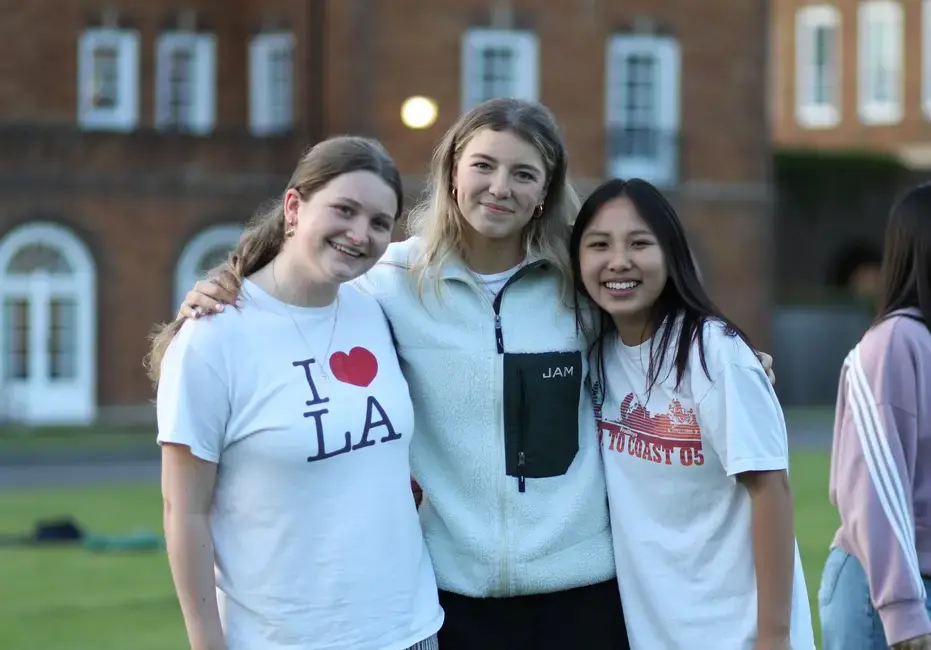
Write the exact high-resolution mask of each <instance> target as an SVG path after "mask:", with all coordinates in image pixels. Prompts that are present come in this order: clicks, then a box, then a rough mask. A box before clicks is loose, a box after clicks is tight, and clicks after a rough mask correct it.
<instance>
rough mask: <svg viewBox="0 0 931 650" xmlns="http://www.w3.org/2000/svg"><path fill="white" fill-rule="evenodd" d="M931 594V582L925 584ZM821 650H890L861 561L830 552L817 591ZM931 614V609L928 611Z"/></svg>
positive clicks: (838, 550) (926, 581) (839, 551)
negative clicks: (871, 599) (871, 598)
mask: <svg viewBox="0 0 931 650" xmlns="http://www.w3.org/2000/svg"><path fill="white" fill-rule="evenodd" d="M925 589H927V591H928V593H929V594H931V580H927V579H926V580H925ZM818 609H819V611H820V614H821V648H822V650H889V646H888V645H887V644H886V633H885V631H884V630H883V624H882V620H880V618H879V612H877V611H876V609H875V608H874V607H873V603H872V602H871V601H870V586H869V582H868V581H867V579H866V572H865V571H864V570H863V566H862V565H861V564H860V561H859V560H858V559H857V558H855V557H854V556H852V555H850V554H849V553H847V552H845V551H842V550H841V549H839V548H833V549H831V553H830V555H828V561H827V562H825V564H824V573H822V574H821V588H820V590H819V591H818ZM928 611H929V612H931V606H929V609H928Z"/></svg>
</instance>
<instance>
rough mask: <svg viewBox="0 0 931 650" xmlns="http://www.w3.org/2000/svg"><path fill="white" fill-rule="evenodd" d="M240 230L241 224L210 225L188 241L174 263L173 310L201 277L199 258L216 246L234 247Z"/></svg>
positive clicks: (237, 241)
mask: <svg viewBox="0 0 931 650" xmlns="http://www.w3.org/2000/svg"><path fill="white" fill-rule="evenodd" d="M242 231H243V227H242V226H238V225H232V224H222V225H218V226H210V227H208V228H206V229H204V230H202V231H200V232H199V233H197V234H196V235H194V237H192V238H191V239H190V240H189V241H188V243H187V244H186V245H185V246H184V250H183V251H182V252H181V255H180V256H179V257H178V262H177V264H175V304H174V305H172V309H173V310H177V309H178V308H179V307H180V306H181V303H183V302H184V297H185V296H186V295H187V293H188V291H190V290H191V288H193V286H194V283H195V282H197V281H198V280H202V279H203V278H202V277H201V274H200V271H199V269H198V268H197V267H198V265H199V263H200V260H201V258H203V256H204V255H206V254H207V253H208V252H209V251H210V250H211V249H213V248H216V247H217V246H229V247H230V249H234V248H236V245H237V244H238V243H239V237H240V235H242ZM172 313H174V311H172Z"/></svg>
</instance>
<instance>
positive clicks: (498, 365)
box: [472, 260, 547, 596]
mask: <svg viewBox="0 0 931 650" xmlns="http://www.w3.org/2000/svg"><path fill="white" fill-rule="evenodd" d="M546 263H547V262H546V260H538V261H536V262H533V263H531V264H528V265H527V266H524V267H522V268H520V269H519V270H518V271H517V272H516V273H515V274H514V275H512V276H511V277H510V278H508V281H507V282H505V283H504V286H503V287H501V290H500V291H499V292H498V293H497V295H496V296H495V298H494V300H493V301H492V302H491V308H492V311H494V315H495V352H496V355H495V377H496V378H497V379H498V386H496V390H495V419H496V420H497V421H498V422H499V423H500V424H499V426H500V427H501V429H500V431H499V436H498V439H499V440H500V441H501V446H502V448H503V451H502V453H501V456H502V458H503V459H504V469H503V471H502V472H501V477H502V479H501V480H502V487H501V490H500V492H499V494H498V503H499V505H500V512H499V514H500V516H501V519H500V521H501V563H500V567H501V568H500V570H501V575H500V579H499V592H500V594H501V595H502V596H510V595H511V589H510V567H509V566H508V559H509V553H508V517H507V512H508V509H507V476H508V475H507V443H506V442H505V439H506V432H505V431H504V408H503V405H502V401H503V399H504V331H503V329H502V327H501V300H502V298H503V297H504V292H505V290H506V289H507V288H508V287H510V286H511V285H512V284H514V283H515V282H517V281H518V280H520V279H521V278H522V277H523V276H524V275H526V274H527V273H529V272H530V271H531V270H536V269H539V268H542V267H544V266H545V265H546ZM472 284H473V286H475V288H476V290H478V291H479V292H480V293H481V294H482V296H483V297H484V298H485V299H486V300H487V297H488V294H487V293H486V292H485V291H484V290H483V289H482V288H481V287H479V286H477V285H475V283H474V282H472ZM520 447H521V448H520V450H518V452H517V463H518V465H520V466H521V467H523V465H524V462H525V458H526V456H525V454H524V443H523V438H522V439H521V445H520ZM518 490H519V491H520V492H524V490H525V481H524V477H523V476H520V477H518Z"/></svg>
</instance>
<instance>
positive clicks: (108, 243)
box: [0, 0, 772, 422]
mask: <svg viewBox="0 0 931 650" xmlns="http://www.w3.org/2000/svg"><path fill="white" fill-rule="evenodd" d="M693 4H694V3H693ZM766 4H767V3H763V2H728V1H725V0H707V1H706V2H703V3H698V4H694V6H693V7H691V8H688V7H679V6H678V5H676V6H673V4H670V3H659V4H658V3H655V2H652V1H651V0H632V1H630V2H625V3H607V2H599V1H597V0H564V1H562V2H548V1H546V0H512V1H510V2H507V1H503V0H458V1H457V2H452V1H449V0H431V1H430V2H422V1H415V0H264V1H263V2H258V1H247V0H223V1H222V2H219V1H211V0H146V1H145V2H144V1H143V0H73V1H71V2H67V3H62V2H57V1H53V0H13V1H12V2H9V3H7V5H8V7H10V9H9V11H8V12H7V14H5V15H4V19H3V21H0V142H2V146H0V297H2V300H3V309H2V311H0V336H2V338H0V346H2V347H0V419H2V418H3V417H7V418H16V419H22V420H27V421H33V422H41V421H53V420H57V421H66V422H67V421H71V422H81V421H88V420H92V419H94V418H116V417H119V416H128V415H130V414H134V413H143V412H148V411H145V409H143V410H142V411H140V410H139V407H140V406H144V405H145V404H146V402H147V400H150V399H151V397H152V391H151V387H150V385H149V383H148V381H147V380H146V379H145V377H144V374H143V371H142V367H141V359H142V357H143V355H144V353H145V351H146V339H145V337H146V334H147V332H148V331H149V329H150V328H151V326H152V324H153V323H155V322H156V321H160V320H164V319H168V318H170V316H171V315H172V314H173V313H174V312H175V310H176V308H177V305H178V301H179V299H180V295H182V293H183V291H184V290H185V289H186V288H187V287H188V286H190V284H191V283H193V281H194V280H195V278H197V277H198V275H199V274H200V273H201V272H202V271H203V269H204V268H206V267H209V266H210V265H211V264H212V263H213V261H214V260H216V259H218V256H222V255H223V254H224V253H225V251H226V250H227V248H228V247H229V246H231V245H232V244H233V243H234V242H235V238H236V234H237V232H238V229H239V228H240V227H241V225H242V223H243V221H244V220H245V219H247V218H248V216H249V215H250V214H251V212H252V211H253V210H254V208H255V207H256V206H257V205H258V203H259V202H261V201H262V200H264V199H265V198H268V197H269V196H272V195H275V194H277V193H279V192H280V191H281V190H282V188H283V184H284V182H285V181H286V179H287V176H288V174H289V173H290V171H291V169H292V167H293V164H294V162H295V161H296V159H297V156H298V155H299V153H300V150H301V149H302V148H304V147H305V146H306V145H308V144H311V143H313V142H315V141H316V140H318V139H320V138H321V137H325V136H326V135H329V134H336V133H345V132H355V133H364V134H369V135H373V136H376V137H378V138H380V139H381V140H382V141H383V142H384V143H385V145H386V146H387V147H388V149H389V150H390V151H391V152H392V153H393V154H394V156H395V158H396V159H397V161H398V164H399V166H400V167H401V169H402V172H403V173H404V174H405V181H406V185H407V189H408V191H409V193H410V194H411V195H412V196H413V195H414V194H416V192H417V191H418V190H419V187H420V183H421V180H422V178H423V174H424V171H425V168H426V164H427V161H428V160H429V156H430V153H431V150H432V147H433V146H434V144H435V142H436V141H437V140H438V138H439V136H440V134H441V133H442V131H443V129H445V128H446V127H447V126H449V124H451V122H452V121H453V120H454V119H455V118H456V116H457V115H458V114H459V113H460V112H461V111H462V110H463V109H464V108H467V107H469V106H471V105H473V104H474V103H476V102H478V101H480V100H482V99H484V98H486V97H490V96H495V95H514V96H521V97H526V98H533V99H540V100H541V101H543V102H544V103H546V104H547V105H549V106H550V107H551V108H552V109H553V111H554V112H555V113H556V115H557V116H558V118H559V119H560V121H561V123H562V126H563V128H564V132H565V135H566V139H567V142H568V145H569V149H570V156H571V170H572V173H573V175H574V177H575V179H576V182H577V183H578V185H579V187H580V189H581V190H582V191H586V190H587V189H589V188H591V187H592V186H593V184H595V183H597V182H599V181H600V180H602V179H603V178H605V177H606V176H610V175H620V176H632V175H639V176H643V177H645V178H648V179H652V180H654V181H655V182H656V183H657V184H659V185H661V186H663V187H664V188H666V189H667V190H668V191H669V192H670V195H671V196H672V197H673V198H674V200H675V201H676V203H677V204H678V205H679V206H680V207H681V209H682V214H683V217H684V219H685V220H686V222H687V224H688V226H689V228H690V229H691V231H692V232H693V237H694V242H695V245H696V248H697V254H698V256H699V262H700V265H701V266H702V270H703V272H704V275H705V277H706V278H707V280H708V282H709V284H710V286H711V289H712V292H713V294H714V295H715V297H716V298H717V299H718V300H719V302H720V303H721V304H722V306H723V307H724V308H725V309H726V310H727V311H728V312H729V313H731V314H732V315H733V316H734V317H735V318H736V319H737V320H738V321H739V322H740V323H741V324H742V325H743V326H745V327H746V328H747V329H748V330H749V331H750V333H751V335H753V336H755V337H756V338H757V339H758V340H759V342H760V344H761V345H766V344H767V342H768V339H769V328H770V317H771V293H772V291H771V269H770V266H771V259H770V258H769V251H770V241H771V229H772V224H771V191H770V190H771V188H770V180H769V148H770V142H771V134H770V131H769V128H768V124H767V120H766V115H765V114H766V110H765V106H766V97H765V74H764V71H765V69H766V62H765V58H766V35H767V29H768V28H767V20H768V17H767V15H766V12H765V10H764V7H765V6H766ZM722 25H726V26H727V29H726V30H725V31H721V29H720V28H721V26H722ZM413 95H422V96H426V97H429V98H431V99H432V100H433V101H434V102H435V104H436V106H437V107H438V117H437V119H436V122H435V123H434V124H433V125H432V126H431V127H429V128H424V129H420V130H412V129H409V128H407V127H406V126H405V125H404V124H403V123H402V121H401V118H400V110H401V105H402V103H403V102H404V100H405V98H407V97H410V96H413Z"/></svg>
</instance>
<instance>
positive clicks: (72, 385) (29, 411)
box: [0, 223, 97, 424]
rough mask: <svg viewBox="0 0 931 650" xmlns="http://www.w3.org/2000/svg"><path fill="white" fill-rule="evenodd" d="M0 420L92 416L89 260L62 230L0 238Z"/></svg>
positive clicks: (22, 231)
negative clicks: (0, 307) (0, 305)
mask: <svg viewBox="0 0 931 650" xmlns="http://www.w3.org/2000/svg"><path fill="white" fill-rule="evenodd" d="M0 302H2V309H0V420H2V419H10V420H17V421H23V422H28V423H31V424H42V423H69V424H82V423H88V422H90V421H92V420H93V419H94V417H95V416H96V408H97V403H96V400H97V397H96V385H97V368H96V366H97V363H96V362H97V349H96V347H97V346H96V342H97V336H96V331H97V320H96V318H97V297H96V270H95V265H94V259H93V257H92V256H91V254H90V252H89V251H88V249H87V247H86V246H85V245H84V243H83V242H82V241H81V240H80V239H79V238H78V237H77V236H76V235H75V234H74V233H72V232H71V231H70V230H69V229H67V228H65V227H64V226H61V225H58V224H53V223H32V224H27V225H24V226H20V227H18V228H15V229H13V230H12V231H11V232H9V233H8V234H7V235H6V236H5V237H3V238H2V239H0Z"/></svg>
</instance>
